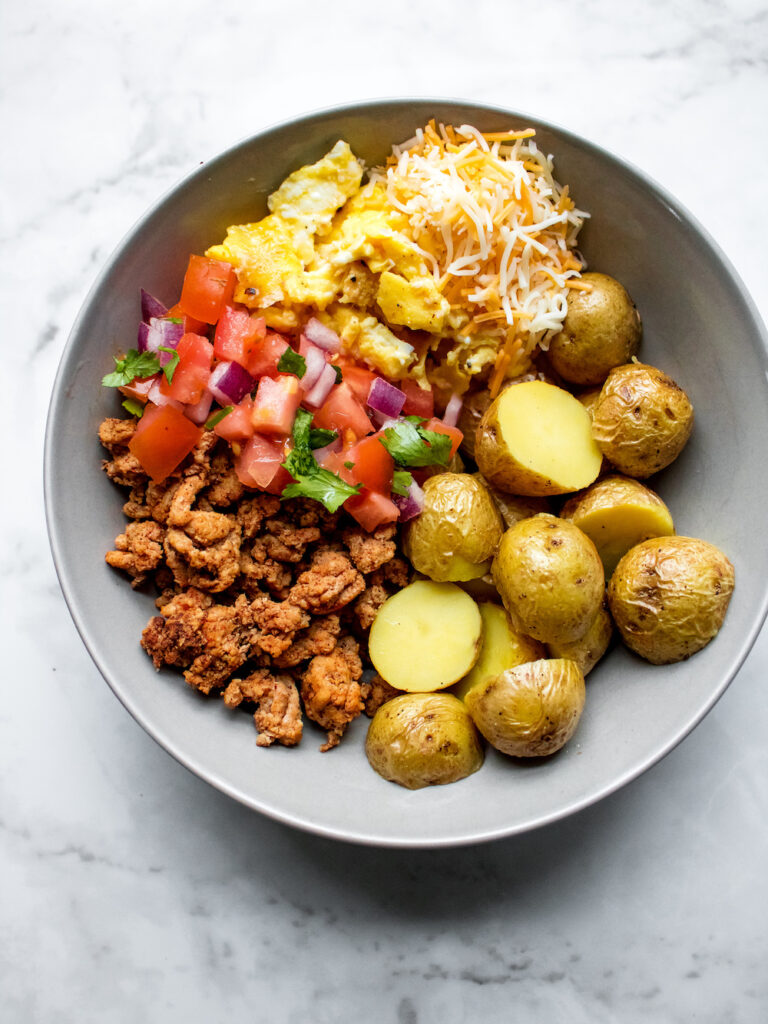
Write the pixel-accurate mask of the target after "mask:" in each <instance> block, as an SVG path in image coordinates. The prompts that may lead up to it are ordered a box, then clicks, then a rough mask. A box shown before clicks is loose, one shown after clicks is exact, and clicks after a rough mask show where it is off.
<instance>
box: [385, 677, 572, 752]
mask: <svg viewBox="0 0 768 1024" xmlns="http://www.w3.org/2000/svg"><path fill="white" fill-rule="evenodd" d="M585 696H586V690H585V687H584V676H583V674H582V672H581V669H580V668H579V666H578V665H577V664H576V662H575V661H570V660H569V659H567V658H554V659H542V660H540V661H530V662H527V663H526V664H524V665H518V666H517V667H516V668H510V669H507V671H506V672H502V673H501V675H499V676H496V678H495V679H489V680H488V681H487V682H486V683H484V684H483V685H481V686H477V687H475V688H474V689H472V690H470V692H469V693H468V694H467V696H466V697H465V703H466V705H467V709H468V710H469V713H470V715H471V716H472V718H473V719H474V722H475V725H476V726H477V728H478V729H479V730H480V732H481V733H482V734H483V736H484V737H485V738H486V739H487V740H488V742H489V743H490V744H491V746H493V747H495V748H496V749H497V750H500V751H501V752H502V753H503V754H510V755H511V756H512V757H546V756H547V755H548V754H554V753H555V751H557V750H560V748H561V747H563V746H564V745H565V744H566V743H567V742H568V740H569V739H570V738H571V737H572V736H573V734H574V732H575V731H576V726H577V725H578V724H579V719H580V718H581V713H582V711H583V710H584V700H585ZM385 706H386V705H385Z"/></svg>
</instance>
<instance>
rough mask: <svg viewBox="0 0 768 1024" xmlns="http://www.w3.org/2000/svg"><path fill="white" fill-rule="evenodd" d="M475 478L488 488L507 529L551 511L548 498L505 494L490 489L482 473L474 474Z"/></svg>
mask: <svg viewBox="0 0 768 1024" xmlns="http://www.w3.org/2000/svg"><path fill="white" fill-rule="evenodd" d="M475 476H476V477H477V478H478V479H479V480H481V481H482V482H483V483H484V484H485V486H486V487H487V488H488V492H489V493H490V495H491V497H492V498H493V501H494V504H495V505H496V508H497V509H498V510H499V513H500V514H501V518H502V520H503V522H504V526H505V527H506V528H507V529H509V527H510V526H514V525H515V523H519V522H520V520H521V519H528V518H529V517H530V516H537V515H538V514H539V513H540V512H551V511H552V505H551V503H550V501H549V499H548V498H526V497H525V496H524V495H521V494H506V493H505V492H504V491H500V490H499V489H498V488H497V487H492V486H491V484H489V483H488V481H487V480H486V479H485V477H484V476H483V475H482V473H475Z"/></svg>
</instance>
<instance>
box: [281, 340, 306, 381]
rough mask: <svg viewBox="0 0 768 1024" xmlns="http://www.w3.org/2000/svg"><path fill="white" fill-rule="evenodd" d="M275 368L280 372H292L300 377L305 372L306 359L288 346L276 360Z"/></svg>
mask: <svg viewBox="0 0 768 1024" xmlns="http://www.w3.org/2000/svg"><path fill="white" fill-rule="evenodd" d="M277 368H278V370H279V371H280V373H292V374H294V376H296V377H298V378H299V379H301V378H302V377H303V376H304V374H305V373H306V372H307V361H306V359H305V358H304V356H300V355H299V353H298V352H294V350H293V349H292V348H291V347H290V346H289V347H288V348H287V349H286V350H285V352H283V354H282V355H281V356H280V358H279V360H278V361H277Z"/></svg>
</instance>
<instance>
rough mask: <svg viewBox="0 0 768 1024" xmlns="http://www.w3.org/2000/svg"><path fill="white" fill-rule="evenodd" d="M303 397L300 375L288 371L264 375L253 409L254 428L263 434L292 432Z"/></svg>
mask: <svg viewBox="0 0 768 1024" xmlns="http://www.w3.org/2000/svg"><path fill="white" fill-rule="evenodd" d="M302 397H303V392H302V390H301V384H300V383H299V379H298V377H294V376H293V375H292V374H287V373H285V374H280V375H279V376H277V377H262V378H261V380H260V381H259V386H258V388H257V390H256V396H255V398H254V400H253V409H252V411H251V422H252V423H253V427H254V430H256V431H257V432H259V433H262V434H282V435H285V436H287V435H288V434H290V432H291V428H292V427H293V421H294V419H295V418H296V410H297V409H298V408H299V405H300V403H301V399H302Z"/></svg>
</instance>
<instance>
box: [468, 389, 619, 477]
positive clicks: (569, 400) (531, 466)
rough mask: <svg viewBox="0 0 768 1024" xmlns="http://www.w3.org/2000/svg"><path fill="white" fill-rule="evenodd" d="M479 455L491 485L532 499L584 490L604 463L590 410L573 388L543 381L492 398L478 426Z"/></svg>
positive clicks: (509, 390) (477, 456)
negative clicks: (595, 438)
mask: <svg viewBox="0 0 768 1024" xmlns="http://www.w3.org/2000/svg"><path fill="white" fill-rule="evenodd" d="M475 458H476V460H477V466H478V469H479V470H480V472H481V473H482V474H483V476H484V477H485V478H486V480H488V482H489V483H490V484H491V485H492V486H494V487H498V488H499V489H500V490H502V491H508V492H510V493H511V494H522V495H530V496H534V497H536V496H540V495H543V496H546V495H548V494H567V493H568V492H569V491H578V490H581V488H583V487H587V486H588V485H589V484H591V483H592V481H593V480H595V479H596V478H597V474H598V473H599V472H600V466H601V463H602V455H601V453H600V449H599V448H598V447H597V445H596V444H595V441H594V438H593V437H592V421H591V419H590V416H589V413H588V411H587V410H586V409H585V407H584V406H583V405H582V404H581V402H579V400H578V399H577V398H574V396H573V395H572V394H570V392H568V391H564V390H563V389H562V388H559V387H556V386H555V385H554V384H547V383H545V382H544V381H540V380H532V381H527V382H526V383H524V384H516V385H515V386H514V387H508V388H506V389H505V390H504V391H502V392H501V394H500V395H498V396H497V398H495V399H494V401H493V402H492V403H491V404H490V406H489V407H488V410H487V411H486V412H485V414H484V415H483V418H482V419H481V421H480V425H479V427H478V429H477V437H476V439H475Z"/></svg>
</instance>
